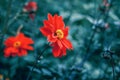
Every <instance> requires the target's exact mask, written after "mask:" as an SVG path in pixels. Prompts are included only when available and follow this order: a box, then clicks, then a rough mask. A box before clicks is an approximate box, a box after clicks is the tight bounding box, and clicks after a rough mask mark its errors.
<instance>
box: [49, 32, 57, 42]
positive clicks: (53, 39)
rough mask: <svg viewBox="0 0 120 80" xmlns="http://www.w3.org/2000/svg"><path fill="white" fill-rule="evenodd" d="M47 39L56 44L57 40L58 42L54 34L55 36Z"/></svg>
mask: <svg viewBox="0 0 120 80" xmlns="http://www.w3.org/2000/svg"><path fill="white" fill-rule="evenodd" d="M47 39H48V41H49V42H56V40H57V38H56V37H55V36H54V34H53V35H49V36H48V37H47Z"/></svg>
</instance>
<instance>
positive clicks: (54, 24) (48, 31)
mask: <svg viewBox="0 0 120 80" xmlns="http://www.w3.org/2000/svg"><path fill="white" fill-rule="evenodd" d="M40 31H41V32H42V34H43V35H44V36H46V37H47V39H48V41H49V42H51V45H52V47H53V50H52V52H53V55H54V57H61V56H64V55H66V50H67V49H73V47H72V43H71V42H70V41H69V40H68V39H67V36H68V31H69V27H65V24H64V21H63V19H62V16H58V15H54V16H52V15H51V14H48V20H44V26H43V27H41V28H40Z"/></svg>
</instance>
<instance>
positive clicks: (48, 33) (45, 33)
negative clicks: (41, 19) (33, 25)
mask: <svg viewBox="0 0 120 80" xmlns="http://www.w3.org/2000/svg"><path fill="white" fill-rule="evenodd" d="M40 31H41V32H42V34H43V35H44V36H48V35H50V34H51V32H50V30H48V29H47V28H45V27H41V28H40Z"/></svg>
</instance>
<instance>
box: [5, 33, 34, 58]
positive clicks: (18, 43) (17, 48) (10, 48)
mask: <svg viewBox="0 0 120 80" xmlns="http://www.w3.org/2000/svg"><path fill="white" fill-rule="evenodd" d="M33 43H34V42H33V40H32V39H31V38H28V37H26V36H25V35H24V34H23V33H19V34H18V35H17V36H15V37H14V36H12V37H9V38H8V39H6V40H5V42H4V44H5V46H6V48H5V49H4V53H5V54H4V56H5V57H9V56H25V55H27V50H33V47H32V46H30V45H31V44H33Z"/></svg>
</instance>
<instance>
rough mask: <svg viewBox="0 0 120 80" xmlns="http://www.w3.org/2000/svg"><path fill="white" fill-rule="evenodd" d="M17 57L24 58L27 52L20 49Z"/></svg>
mask: <svg viewBox="0 0 120 80" xmlns="http://www.w3.org/2000/svg"><path fill="white" fill-rule="evenodd" d="M17 55H18V56H26V55H27V51H26V50H25V49H21V50H19V52H18V54H17Z"/></svg>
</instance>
